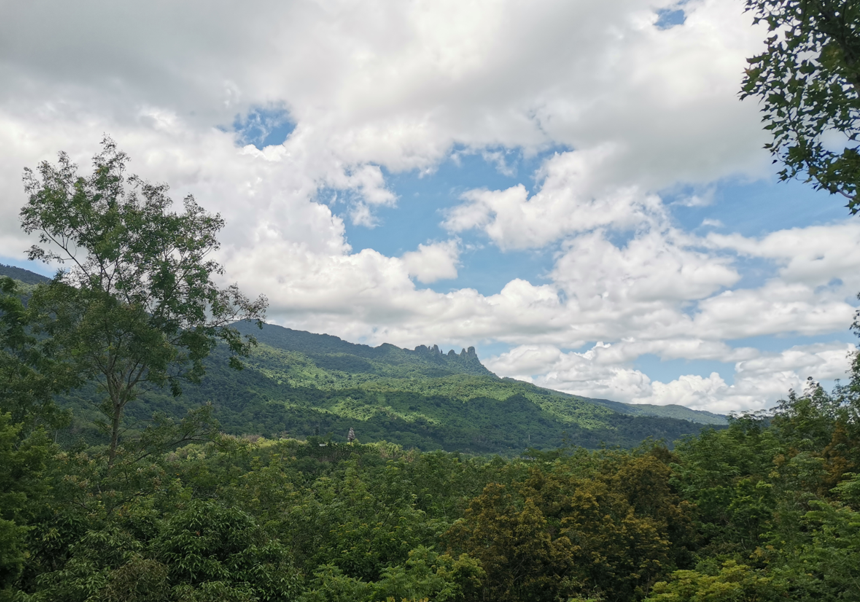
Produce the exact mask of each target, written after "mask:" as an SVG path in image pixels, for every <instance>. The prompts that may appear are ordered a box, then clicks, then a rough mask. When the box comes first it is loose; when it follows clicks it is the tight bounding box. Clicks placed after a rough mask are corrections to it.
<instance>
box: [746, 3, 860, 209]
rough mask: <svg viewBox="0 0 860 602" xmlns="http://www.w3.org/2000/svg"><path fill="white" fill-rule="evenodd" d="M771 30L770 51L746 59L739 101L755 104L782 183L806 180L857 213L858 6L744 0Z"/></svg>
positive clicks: (859, 160)
mask: <svg viewBox="0 0 860 602" xmlns="http://www.w3.org/2000/svg"><path fill="white" fill-rule="evenodd" d="M746 7H747V11H750V12H752V13H753V14H754V23H762V22H764V23H766V24H767V26H768V31H769V32H770V36H769V37H768V38H767V40H766V43H767V48H766V50H765V51H764V52H763V53H762V54H759V55H757V56H754V57H752V58H751V59H748V60H749V63H750V67H749V68H748V69H747V70H746V76H745V78H744V81H743V87H742V90H741V98H747V97H750V96H754V97H758V98H759V99H760V100H761V101H762V103H763V107H762V111H763V114H764V115H763V117H762V121H763V122H764V123H765V124H766V125H765V129H766V130H768V131H770V132H771V133H772V135H773V140H772V141H771V142H769V143H768V144H766V145H765V148H766V149H768V150H769V151H770V152H771V154H773V155H774V157H776V159H775V160H774V162H776V161H777V160H778V161H781V162H782V163H783V165H784V167H783V169H782V170H781V171H780V172H779V175H780V179H782V180H787V179H790V178H795V177H798V176H800V177H805V180H806V181H807V182H811V183H813V185H814V186H815V188H816V189H818V190H827V191H828V192H830V193H831V194H836V193H839V194H842V195H843V196H845V197H846V198H847V199H848V205H847V206H848V208H849V210H850V211H851V213H852V214H856V213H858V212H859V211H860V200H858V198H857V188H858V184H860V152H858V134H860V2H858V0H746Z"/></svg>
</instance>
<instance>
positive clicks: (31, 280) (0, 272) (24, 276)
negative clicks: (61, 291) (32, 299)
mask: <svg viewBox="0 0 860 602" xmlns="http://www.w3.org/2000/svg"><path fill="white" fill-rule="evenodd" d="M0 276H8V277H9V278H14V279H15V280H19V281H21V282H23V283H24V284H41V283H43V282H49V281H50V280H51V279H50V278H46V277H45V276H42V275H40V274H37V273H35V272H31V271H30V270H25V269H23V268H16V267H14V266H11V265H3V264H2V263H0Z"/></svg>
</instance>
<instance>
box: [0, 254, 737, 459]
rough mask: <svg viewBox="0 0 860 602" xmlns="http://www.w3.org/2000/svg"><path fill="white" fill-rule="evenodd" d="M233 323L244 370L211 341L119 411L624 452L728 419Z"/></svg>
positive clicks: (436, 353)
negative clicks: (189, 376)
mask: <svg viewBox="0 0 860 602" xmlns="http://www.w3.org/2000/svg"><path fill="white" fill-rule="evenodd" d="M2 270H6V271H5V272H4V271H0V273H6V274H8V275H10V276H13V277H15V278H17V279H19V280H22V281H24V282H30V283H33V284H35V283H38V282H45V281H47V280H48V279H47V278H44V277H42V276H39V275H38V274H33V273H32V272H28V271H27V270H21V269H20V268H10V267H8V266H4V267H3V268H2ZM236 327H237V328H238V329H239V330H240V331H242V332H244V333H247V334H252V335H253V336H255V337H256V338H257V340H258V341H259V345H258V346H257V347H256V349H255V350H254V352H253V354H252V356H251V357H250V358H247V360H245V364H246V368H245V369H244V370H242V371H234V370H230V369H229V368H227V352H226V350H224V349H223V348H220V347H219V348H218V349H216V351H215V352H214V353H213V354H212V356H211V357H210V359H209V360H208V361H207V375H206V378H205V379H204V381H203V383H201V384H200V385H186V386H185V390H184V394H183V396H182V397H180V398H173V397H171V396H170V395H167V394H164V393H162V392H149V393H146V394H144V395H143V396H142V398H141V399H140V400H139V401H137V402H135V403H133V404H131V405H130V406H129V407H128V417H129V418H130V419H131V420H132V421H133V422H135V421H136V423H137V424H138V425H142V424H144V423H145V422H146V421H147V420H148V419H149V418H150V417H151V416H152V413H153V412H154V411H164V412H166V413H168V414H170V415H173V416H177V417H179V416H182V415H183V414H184V413H185V412H186V411H187V409H188V408H190V407H196V406H198V405H200V404H202V403H206V402H211V403H212V404H213V406H214V408H215V413H216V416H217V418H218V420H219V421H220V422H221V425H222V428H223V430H225V431H227V432H230V433H235V434H261V435H266V436H282V435H290V436H295V437H307V436H311V435H317V434H318V435H321V436H326V435H327V434H331V436H332V437H333V438H335V439H344V438H345V437H346V434H347V432H348V430H349V428H350V427H352V428H354V429H355V432H356V433H357V435H358V437H359V439H360V440H361V441H364V442H370V441H376V440H382V439H385V440H388V441H393V442H396V443H400V444H402V445H405V446H407V447H409V446H414V447H418V448H420V449H425V450H426V449H446V450H460V451H468V452H475V453H487V452H494V453H519V452H520V451H522V450H523V449H525V448H526V447H530V446H532V447H537V448H550V447H557V446H559V445H562V444H564V443H565V442H567V443H572V444H577V445H582V446H584V447H589V448H595V447H599V446H600V445H604V444H605V445H610V446H613V445H620V446H624V447H629V446H633V445H636V444H638V443H639V442H641V441H642V440H644V439H646V438H648V437H651V438H654V439H665V440H666V441H667V442H672V441H674V440H677V439H679V438H681V437H683V436H684V435H687V434H692V433H696V432H698V431H699V430H700V429H701V428H702V426H703V425H716V426H720V425H722V424H725V422H726V420H725V417H722V416H717V415H715V414H710V413H708V412H697V411H694V410H690V409H689V408H684V407H681V406H653V405H651V406H644V405H643V406H639V405H628V404H623V403H619V402H614V401H609V400H594V399H588V398H585V397H579V396H576V395H568V394H566V393H560V392H558V391H552V390H549V389H542V388H540V387H536V386H534V385H531V384H529V383H525V382H521V381H517V380H513V379H510V378H499V377H497V376H496V375H494V374H493V373H492V372H490V371H489V370H487V369H486V367H484V366H483V364H481V362H480V360H479V359H478V356H477V355H476V354H475V350H474V348H471V347H470V348H468V349H464V350H462V351H461V352H460V353H456V352H455V351H453V350H452V351H449V352H448V353H442V352H441V351H440V350H439V348H438V347H437V346H435V345H434V346H432V347H428V346H423V345H422V346H419V347H416V348H415V349H412V350H410V349H401V348H399V347H396V346H394V345H389V344H383V345H380V346H379V347H370V346H368V345H358V344H353V343H349V342H347V341H344V340H342V339H339V338H338V337H335V336H331V335H326V334H312V333H309V332H304V331H299V330H292V329H289V328H282V327H280V326H274V325H270V324H267V325H265V326H264V328H263V329H262V330H260V329H257V328H256V327H255V326H254V325H252V324H249V323H240V324H236ZM93 402H94V392H93V390H92V388H90V389H89V390H87V391H81V392H77V393H75V394H73V395H70V396H68V397H66V398H65V399H64V400H63V403H64V404H65V405H67V406H69V407H72V408H73V410H74V414H75V417H76V418H75V425H74V428H73V432H72V433H69V434H67V436H68V435H70V436H71V437H72V438H74V437H76V436H78V435H81V436H85V437H86V438H87V439H90V440H93V439H95V438H97V435H96V434H95V429H94V427H93V424H94V422H95V421H96V420H97V419H98V418H99V415H98V412H97V411H96V410H95V403H93ZM132 426H134V425H132Z"/></svg>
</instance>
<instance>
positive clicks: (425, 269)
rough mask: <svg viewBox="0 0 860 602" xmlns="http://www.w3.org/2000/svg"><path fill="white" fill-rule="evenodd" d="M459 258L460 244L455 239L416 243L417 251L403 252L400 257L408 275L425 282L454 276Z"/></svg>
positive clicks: (455, 275)
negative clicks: (422, 243)
mask: <svg viewBox="0 0 860 602" xmlns="http://www.w3.org/2000/svg"><path fill="white" fill-rule="evenodd" d="M459 258H460V245H459V242H458V241H457V240H447V241H444V242H435V243H431V244H426V245H418V250H417V251H410V252H408V253H404V255H403V257H402V259H403V262H404V263H405V264H406V269H407V271H408V272H409V275H410V276H415V278H416V279H417V280H418V281H419V282H423V283H425V284H428V283H430V282H436V281H437V280H442V279H444V278H456V277H457V266H458V265H459Z"/></svg>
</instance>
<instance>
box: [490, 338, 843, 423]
mask: <svg viewBox="0 0 860 602" xmlns="http://www.w3.org/2000/svg"><path fill="white" fill-rule="evenodd" d="M613 348H614V345H608V344H604V343H597V344H596V345H594V346H593V347H592V348H591V349H589V350H587V351H585V352H570V353H562V352H561V351H560V350H558V349H557V348H555V347H553V346H539V347H535V346H520V347H517V348H515V349H513V350H511V351H510V352H508V353H505V354H502V355H500V356H497V357H494V358H490V359H489V360H488V361H487V366H488V367H489V368H490V369H491V370H493V371H494V372H496V373H497V374H499V375H500V376H510V377H513V378H520V379H524V380H528V381H529V382H533V383H535V384H537V385H539V386H544V387H549V388H552V389H557V390H561V391H566V392H568V393H573V394H577V395H584V396H588V397H597V398H608V399H613V400H617V401H624V402H628V403H650V404H657V405H669V404H678V405H683V406H687V407H690V408H694V409H702V410H709V411H714V412H721V413H730V412H742V411H746V410H757V409H762V408H767V407H772V406H773V405H774V404H775V402H776V401H777V400H779V399H783V398H785V397H786V396H787V394H788V391H789V389H792V388H793V389H795V390H800V389H802V387H803V384H804V383H805V381H806V378H807V377H808V376H812V377H813V378H815V379H816V380H824V379H835V378H842V377H844V376H845V375H846V373H847V371H848V368H849V366H850V357H849V353H852V352H853V350H854V348H853V346H851V345H845V344H844V343H830V344H817V345H807V346H795V347H791V348H789V349H787V350H785V351H782V352H779V353H767V354H761V355H759V356H758V357H755V358H752V359H748V360H744V361H739V362H737V363H736V364H735V367H734V384H732V385H729V384H727V383H726V382H725V380H724V379H723V378H722V377H721V376H720V375H719V374H718V373H717V372H711V373H710V374H709V375H708V376H700V375H696V374H687V375H681V376H679V377H678V378H677V379H675V380H672V381H670V382H668V383H663V382H660V381H652V380H651V379H650V378H649V377H648V376H647V375H645V374H644V373H642V372H640V371H639V370H636V369H634V368H632V367H631V366H630V362H629V359H630V358H626V359H620V358H619V355H618V354H615V353H613Z"/></svg>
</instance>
